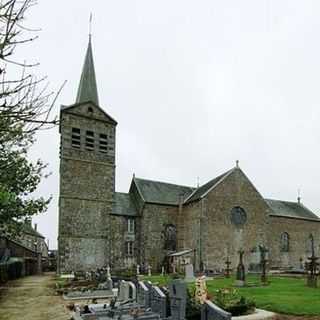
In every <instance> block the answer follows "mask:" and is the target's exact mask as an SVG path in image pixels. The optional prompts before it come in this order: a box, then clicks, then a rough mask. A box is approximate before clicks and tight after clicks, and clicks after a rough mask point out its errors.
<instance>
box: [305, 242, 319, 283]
mask: <svg viewBox="0 0 320 320" xmlns="http://www.w3.org/2000/svg"><path fill="white" fill-rule="evenodd" d="M308 260H309V262H307V263H306V266H307V272H308V274H307V285H308V287H311V288H317V287H318V273H319V271H318V267H319V265H320V264H319V262H318V260H319V258H318V257H316V255H315V251H314V240H313V238H311V257H308Z"/></svg>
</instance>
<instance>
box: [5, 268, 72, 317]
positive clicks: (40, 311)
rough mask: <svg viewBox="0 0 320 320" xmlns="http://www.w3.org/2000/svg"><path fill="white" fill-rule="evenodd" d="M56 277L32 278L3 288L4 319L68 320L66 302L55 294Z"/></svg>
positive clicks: (50, 275)
mask: <svg viewBox="0 0 320 320" xmlns="http://www.w3.org/2000/svg"><path fill="white" fill-rule="evenodd" d="M54 284H55V282H54V274H45V275H42V276H29V277H25V278H22V279H18V280H15V281H10V282H9V283H7V284H6V285H5V286H4V287H0V319H1V320H69V319H70V314H68V312H67V310H66V309H65V306H64V304H63V300H62V298H61V297H60V296H57V295H56V294H55V290H54Z"/></svg>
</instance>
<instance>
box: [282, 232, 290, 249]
mask: <svg viewBox="0 0 320 320" xmlns="http://www.w3.org/2000/svg"><path fill="white" fill-rule="evenodd" d="M280 250H281V252H289V234H288V233H287V232H284V233H282V235H281V239H280Z"/></svg>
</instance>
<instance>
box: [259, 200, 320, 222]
mask: <svg viewBox="0 0 320 320" xmlns="http://www.w3.org/2000/svg"><path fill="white" fill-rule="evenodd" d="M265 200H266V202H267V204H268V205H269V207H270V208H271V210H272V211H273V213H271V215H273V216H281V217H287V218H298V219H308V220H318V221H319V222H320V218H319V217H318V216H317V215H316V214H314V213H313V212H312V211H311V210H309V209H308V208H306V207H305V206H304V205H303V204H301V203H299V202H289V201H281V200H273V199H265Z"/></svg>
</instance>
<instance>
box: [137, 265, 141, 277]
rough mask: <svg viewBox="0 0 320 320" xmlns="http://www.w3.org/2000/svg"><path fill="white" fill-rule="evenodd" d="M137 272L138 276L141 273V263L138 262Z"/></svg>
mask: <svg viewBox="0 0 320 320" xmlns="http://www.w3.org/2000/svg"><path fill="white" fill-rule="evenodd" d="M136 272H137V276H139V275H140V265H138V264H137V270H136Z"/></svg>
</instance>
